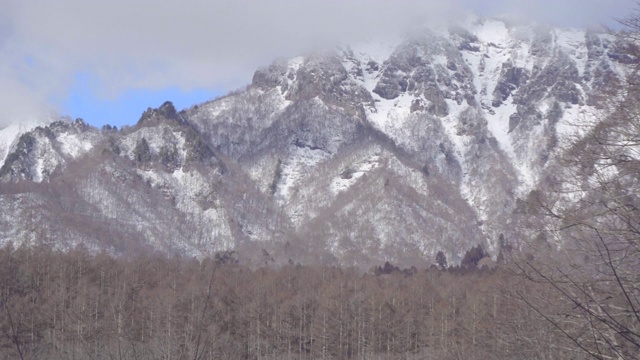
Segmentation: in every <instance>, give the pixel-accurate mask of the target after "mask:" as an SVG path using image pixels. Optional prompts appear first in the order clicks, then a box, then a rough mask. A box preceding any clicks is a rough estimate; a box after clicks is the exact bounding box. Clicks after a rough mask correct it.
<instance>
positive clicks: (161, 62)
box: [0, 0, 636, 129]
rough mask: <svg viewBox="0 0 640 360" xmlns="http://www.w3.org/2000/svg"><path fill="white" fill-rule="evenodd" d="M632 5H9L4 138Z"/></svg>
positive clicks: (125, 117) (36, 0) (6, 1)
mask: <svg viewBox="0 0 640 360" xmlns="http://www.w3.org/2000/svg"><path fill="white" fill-rule="evenodd" d="M634 9H636V2H635V1H634V0H448V1H445V0H421V1H418V0H415V1H412V0H393V1H385V0H366V1H365V0H304V1H303V0H298V1H294V0H235V1H222V0H207V1H204V0H181V1H177V0H176V1H169V0H163V1H157V0H156V1H151V0H55V1H53V0H0V87H1V89H2V91H1V92H0V129H1V128H3V127H5V126H7V125H9V124H11V123H16V122H28V121H35V120H38V119H43V118H48V117H50V116H51V114H59V115H64V116H70V117H71V118H78V117H81V118H83V119H84V120H85V121H86V122H88V123H89V124H92V125H94V126H98V127H99V126H102V125H104V124H111V125H117V126H122V125H126V124H129V125H133V124H135V122H136V121H137V120H138V118H139V117H140V115H141V113H142V112H143V111H144V110H145V109H146V108H147V107H158V106H160V105H161V104H162V103H163V102H164V101H166V100H170V101H173V103H174V105H175V106H176V108H178V109H182V108H186V107H189V106H191V105H194V104H198V103H201V102H204V101H207V100H210V99H212V98H215V97H216V96H220V95H223V94H225V93H227V92H229V91H233V90H236V89H238V88H242V87H243V86H246V85H247V84H249V83H250V82H251V78H252V75H253V73H254V71H255V70H256V69H257V68H258V67H261V66H266V65H268V64H269V63H270V62H271V61H273V60H274V59H275V58H278V57H291V56H296V55H299V54H302V53H305V52H308V51H311V50H313V49H315V48H318V47H320V48H322V47H330V46H332V45H333V44H336V43H338V42H343V43H344V42H355V41H359V40H365V39H368V38H377V37H384V36H394V35H400V34H402V33H403V32H406V31H408V30H409V29H411V28H414V27H416V26H419V25H422V24H429V23H434V22H442V21H448V20H450V19H455V18H457V17H460V16H463V15H464V14H466V13H468V12H475V13H478V14H480V15H483V16H499V15H504V14H513V15H516V16H521V17H524V18H527V19H531V20H536V21H539V22H543V23H549V24H552V25H556V26H565V27H586V26H592V25H598V24H607V25H613V24H614V21H613V19H614V18H621V17H625V16H627V15H629V14H631V12H632V11H633V10H634Z"/></svg>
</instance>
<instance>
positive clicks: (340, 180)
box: [330, 154, 381, 194]
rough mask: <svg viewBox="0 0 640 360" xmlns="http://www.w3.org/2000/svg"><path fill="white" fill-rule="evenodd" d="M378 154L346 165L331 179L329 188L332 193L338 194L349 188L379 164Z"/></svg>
mask: <svg viewBox="0 0 640 360" xmlns="http://www.w3.org/2000/svg"><path fill="white" fill-rule="evenodd" d="M380 160H381V159H380V154H375V155H373V156H371V157H369V158H367V159H365V160H363V161H361V162H359V163H356V164H354V165H352V166H349V167H347V168H346V169H344V170H343V171H342V173H340V175H339V176H338V177H336V178H335V179H333V181H332V182H331V185H330V189H331V191H332V192H333V193H334V194H338V193H340V192H343V191H345V190H347V189H349V188H350V187H351V186H352V185H353V184H355V183H356V182H357V181H358V179H360V178H361V177H362V176H363V175H364V174H366V173H368V172H369V171H371V170H373V169H375V168H377V167H379V166H380Z"/></svg>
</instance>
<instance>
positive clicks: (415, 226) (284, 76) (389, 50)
mask: <svg viewBox="0 0 640 360" xmlns="http://www.w3.org/2000/svg"><path fill="white" fill-rule="evenodd" d="M616 41H617V40H616V39H615V38H614V37H613V36H612V35H609V34H604V33H596V32H594V31H590V30H575V29H555V28H549V27H542V26H538V27H534V26H519V25H514V24H510V23H508V22H504V21H499V20H495V19H480V18H476V19H475V20H473V21H470V22H468V23H466V24H463V26H461V25H458V26H451V27H449V28H448V29H446V30H443V29H437V30H425V31H423V32H421V33H419V34H415V35H412V36H411V37H408V38H405V39H402V40H401V41H399V42H398V43H397V44H394V43H385V42H382V43H380V42H378V43H375V42H373V43H369V44H361V45H357V46H346V45H343V46H341V47H339V48H337V49H335V50H333V51H326V52H322V53H314V54H309V55H305V56H299V57H295V58H292V59H282V60H277V61H276V62H274V63H273V64H271V65H269V66H267V67H265V68H262V69H258V70H257V71H256V72H255V74H254V77H253V79H252V83H251V84H250V85H249V86H248V87H247V88H246V89H245V90H243V91H239V92H235V93H231V94H229V95H227V96H225V97H222V98H219V99H216V100H213V101H211V102H206V103H203V104H198V105H196V106H193V107H191V108H189V109H185V110H183V111H180V112H178V111H176V109H175V108H174V107H173V105H172V104H171V103H170V102H167V103H165V104H163V105H162V106H160V107H159V108H158V109H149V110H147V111H146V112H145V113H144V114H143V115H142V117H141V119H140V120H139V122H138V123H137V124H136V125H135V126H133V127H129V128H126V129H121V130H119V131H114V130H112V129H104V130H101V131H100V130H97V129H94V128H91V127H87V126H86V125H84V124H83V123H81V122H76V123H73V124H65V123H55V124H52V125H49V126H47V127H44V128H37V129H35V130H32V131H31V132H28V133H27V134H30V135H27V137H29V136H31V137H32V140H30V143H31V144H30V145H29V146H27V147H24V146H23V147H24V148H22V149H21V148H20V146H19V145H18V144H17V143H16V142H13V143H12V144H13V145H11V151H10V152H9V154H8V155H7V156H8V157H7V159H9V161H5V162H3V163H2V167H0V181H2V183H0V184H1V185H0V186H1V187H0V208H2V209H3V214H5V215H4V216H2V219H0V221H2V222H3V224H2V227H1V228H2V229H3V230H0V242H6V241H16V239H22V240H17V241H18V242H26V243H32V242H39V241H45V242H49V243H52V244H55V245H56V246H60V247H68V246H73V244H77V243H85V244H87V245H88V246H89V248H91V249H94V250H99V249H105V250H107V251H110V252H113V253H118V254H120V253H123V252H126V251H134V250H135V248H138V247H139V248H140V249H155V250H159V251H163V252H169V253H170V252H174V251H177V252H180V253H185V254H191V255H194V256H202V255H207V254H211V253H212V252H217V251H225V250H237V251H238V252H239V253H240V254H241V259H242V260H243V261H246V262H249V263H254V264H259V263H261V262H263V261H265V253H267V254H269V255H268V256H266V259H267V261H273V262H279V263H285V262H287V261H288V260H292V261H297V262H317V261H320V262H325V263H330V264H340V263H342V264H352V265H356V266H369V265H371V264H377V263H380V262H382V261H392V262H403V263H407V264H409V265H412V264H420V263H425V262H426V263H429V262H433V260H434V258H435V254H436V253H437V252H438V251H443V253H445V255H446V256H447V258H448V259H449V262H450V263H458V262H460V260H461V259H462V257H463V255H464V252H465V251H466V250H468V249H470V248H471V247H474V246H476V245H478V244H482V246H483V247H484V248H485V249H486V250H487V252H488V253H489V254H491V256H493V257H494V258H495V257H497V255H498V253H499V252H500V247H501V245H503V244H504V243H505V242H508V243H511V244H515V245H518V244H519V243H520V239H519V237H520V235H519V234H518V229H517V228H518V226H519V224H520V222H521V220H520V219H519V217H518V215H517V214H514V213H516V208H517V201H518V199H522V198H525V197H526V196H527V195H528V194H529V193H530V192H531V191H532V190H535V189H537V188H539V187H540V186H541V181H542V179H543V174H544V173H545V169H547V167H548V166H549V164H550V163H553V162H554V161H555V160H554V158H555V156H557V154H558V153H560V152H561V151H562V149H563V146H566V141H565V138H566V137H567V136H569V135H571V133H572V131H573V130H572V129H573V127H572V124H573V123H575V122H580V121H581V118H587V119H595V118H598V117H600V116H604V115H606V108H605V106H604V105H603V104H602V103H601V100H600V98H601V97H602V96H604V95H606V94H607V93H608V92H609V91H611V89H612V88H615V87H616V86H618V85H619V84H621V83H623V82H624V81H625V77H626V72H627V71H628V70H627V67H626V66H627V65H626V64H625V57H624V55H621V54H623V52H621V51H618V49H617V45H616ZM603 94H604V95H603ZM23 136H24V135H23ZM72 173H73V174H76V175H74V176H72V175H71V174H72ZM96 174H97V175H96ZM27 183H28V184H27ZM22 188H25V189H26V190H21V189H22ZM51 188H54V189H55V190H51ZM56 199H63V201H60V200H56ZM19 204H21V205H19ZM44 205H46V206H44ZM45 207H51V209H45ZM76 207H77V208H76ZM60 210H64V213H65V214H67V216H68V218H61V217H60V213H61V211H60ZM26 214H31V215H26ZM80 215H82V216H80ZM74 217H76V218H75V219H74ZM29 218H30V219H29ZM40 218H42V219H44V220H42V221H40V220H38V219H40ZM47 219H48V220H47ZM83 219H84V220H83ZM56 221H59V222H60V223H61V225H54V224H52V222H56ZM43 228H44V229H45V231H43V230H42V229H43ZM84 228H86V229H84ZM47 229H48V230H47ZM114 238H115V239H114ZM63 239H64V240H63ZM140 251H141V250H140Z"/></svg>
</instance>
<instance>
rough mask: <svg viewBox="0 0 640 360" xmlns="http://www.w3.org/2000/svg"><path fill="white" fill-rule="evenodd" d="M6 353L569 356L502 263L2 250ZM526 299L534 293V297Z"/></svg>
mask: <svg viewBox="0 0 640 360" xmlns="http://www.w3.org/2000/svg"><path fill="white" fill-rule="evenodd" d="M0 286H1V288H0V306H1V309H0V310H1V312H0V326H1V332H0V354H2V355H1V356H0V358H2V359H16V358H19V359H449V358H451V359H453V358H455V359H488V358H500V359H509V358H512V359H523V358H527V359H535V358H539V359H548V358H570V357H572V358H576V354H574V353H573V352H572V351H571V350H570V347H569V346H565V345H566V344H563V341H564V340H563V338H561V337H558V336H556V335H557V334H556V333H555V332H554V329H553V328H552V327H551V326H550V325H549V324H548V323H547V322H545V321H544V320H543V319H540V318H539V317H538V316H537V314H536V313H535V312H534V311H532V310H531V308H530V307H528V306H527V305H526V304H523V303H522V302H521V301H520V300H519V299H518V298H517V297H514V296H512V294H513V291H514V289H517V290H518V291H519V293H520V294H522V293H531V294H535V295H536V297H537V296H545V291H546V290H545V288H544V286H542V285H539V286H538V285H536V284H535V283H532V282H521V281H520V280H519V278H517V277H514V276H512V275H511V274H510V272H509V271H508V269H506V268H505V267H504V266H499V267H497V268H494V269H486V268H485V269H477V268H474V269H464V268H462V269H461V268H458V269H457V270H446V271H440V270H437V269H435V268H431V269H429V270H425V269H422V270H419V269H404V271H403V270H401V269H399V268H397V267H394V266H390V265H388V266H385V267H380V268H378V269H376V270H375V271H374V270H372V271H370V272H367V273H363V272H362V271H360V270H356V269H346V268H336V267H307V266H300V265H287V266H284V267H263V268H259V269H249V268H247V267H244V266H241V265H238V264H237V263H236V261H235V258H234V256H233V254H230V253H228V254H222V255H219V256H216V257H214V258H213V259H204V260H195V259H190V258H184V257H173V258H167V257H165V256H164V255H145V256H139V257H135V258H114V257H111V256H108V255H106V254H95V255H94V254H90V253H89V252H88V251H87V250H86V249H84V248H82V247H80V248H76V249H74V250H72V251H68V252H59V251H54V250H52V249H50V248H48V247H43V246H41V247H20V248H17V249H16V248H14V247H12V246H11V245H8V246H5V247H4V248H2V249H0ZM532 298H533V296H532Z"/></svg>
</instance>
